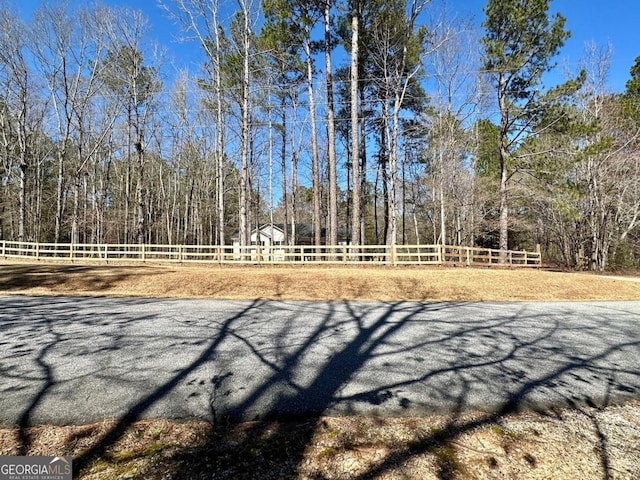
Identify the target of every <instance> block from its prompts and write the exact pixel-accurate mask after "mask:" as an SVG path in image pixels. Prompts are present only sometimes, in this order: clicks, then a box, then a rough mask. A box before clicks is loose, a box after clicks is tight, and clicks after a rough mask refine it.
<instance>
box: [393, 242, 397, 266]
mask: <svg viewBox="0 0 640 480" xmlns="http://www.w3.org/2000/svg"><path fill="white" fill-rule="evenodd" d="M397 254H398V249H397V245H396V244H395V243H392V244H391V265H393V266H394V267H395V266H396V265H397V263H396V255H397Z"/></svg>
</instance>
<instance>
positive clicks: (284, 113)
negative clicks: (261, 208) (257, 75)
mask: <svg viewBox="0 0 640 480" xmlns="http://www.w3.org/2000/svg"><path fill="white" fill-rule="evenodd" d="M280 108H281V111H280V114H281V115H282V117H281V118H282V145H281V146H280V148H281V151H280V157H281V158H280V161H281V169H282V206H283V209H284V228H283V230H284V244H285V245H289V244H290V242H289V195H288V194H287V190H288V187H289V182H288V181H287V100H286V97H284V96H283V97H282V100H281V102H280Z"/></svg>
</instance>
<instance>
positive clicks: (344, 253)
mask: <svg viewBox="0 0 640 480" xmlns="http://www.w3.org/2000/svg"><path fill="white" fill-rule="evenodd" d="M342 263H343V264H344V265H346V264H347V246H346V245H342Z"/></svg>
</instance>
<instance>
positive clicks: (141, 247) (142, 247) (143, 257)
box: [140, 243, 147, 262]
mask: <svg viewBox="0 0 640 480" xmlns="http://www.w3.org/2000/svg"><path fill="white" fill-rule="evenodd" d="M140 256H141V257H142V261H143V262H144V261H145V260H146V258H147V256H146V253H145V251H144V243H141V244H140Z"/></svg>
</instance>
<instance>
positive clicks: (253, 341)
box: [0, 300, 640, 479]
mask: <svg viewBox="0 0 640 480" xmlns="http://www.w3.org/2000/svg"><path fill="white" fill-rule="evenodd" d="M85 302H89V303H91V302H90V301H88V300H85ZM129 302H132V303H135V306H136V308H138V310H139V311H140V312H145V313H138V314H132V313H128V312H129V311H128V310H126V309H124V308H123V309H122V312H113V315H112V318H110V319H108V320H103V321H102V322H103V324H101V325H96V324H95V322H94V321H93V320H92V317H91V315H90V314H84V315H83V316H82V317H81V318H80V319H75V321H74V319H69V315H70V311H72V310H69V309H70V308H72V307H71V306H69V305H65V306H63V307H61V308H59V309H57V310H56V309H55V308H53V309H52V308H47V307H50V305H47V302H41V303H38V304H34V305H32V307H31V308H32V315H33V317H34V319H33V322H34V323H33V325H32V328H31V329H28V330H27V331H28V334H25V333H24V330H21V332H22V333H21V334H20V335H22V336H23V337H24V336H25V335H28V336H29V338H17V339H16V338H14V339H13V340H12V341H13V344H12V348H13V347H15V345H20V344H21V343H25V342H28V341H35V339H36V337H37V338H39V339H40V342H39V343H40V347H39V350H38V351H37V353H35V355H34V354H33V352H32V355H31V357H30V358H31V359H30V361H29V362H28V366H23V368H25V369H27V370H29V368H30V370H29V371H26V370H25V371H24V372H15V376H16V380H15V382H13V384H12V385H14V386H15V388H18V386H17V385H18V383H19V382H18V380H17V377H21V376H24V375H27V376H29V375H30V376H31V377H32V378H33V380H34V382H33V385H34V387H32V388H31V390H28V391H25V398H28V402H27V403H26V406H24V407H23V408H22V410H21V412H20V417H19V418H20V421H19V427H20V430H21V431H24V430H25V429H26V428H27V427H28V426H29V425H30V423H31V417H32V416H33V415H34V414H35V412H40V413H41V411H42V408H45V406H46V405H49V404H50V403H49V402H50V401H52V399H53V398H54V397H56V396H57V395H64V394H65V392H66V394H68V392H69V388H72V387H73V385H75V383H74V382H78V381H94V380H93V377H95V376H96V375H99V376H100V379H99V381H100V382H102V383H101V385H112V384H118V383H122V382H125V383H126V382H127V381H135V382H137V384H139V385H140V386H141V387H140V388H139V390H138V393H139V395H138V396H137V397H135V398H133V399H131V398H124V397H122V396H119V394H118V393H117V392H116V393H112V392H111V393H110V392H105V394H112V395H114V402H117V401H122V402H123V404H125V405H126V411H125V412H121V413H120V414H119V415H118V421H117V423H116V424H115V425H114V426H113V427H112V428H111V429H110V430H109V432H108V433H107V434H106V435H105V436H104V437H103V438H102V440H101V441H100V442H99V443H98V444H96V445H94V446H93V447H91V448H90V449H88V450H86V451H84V452H83V453H82V454H81V455H80V456H78V457H76V458H75V459H74V462H75V468H76V471H77V472H80V471H81V470H83V469H84V468H86V467H87V466H90V465H91V463H92V462H93V461H95V460H96V459H97V458H100V457H101V456H102V455H103V454H104V453H105V451H107V450H108V449H109V448H110V447H112V446H113V445H114V444H115V443H116V442H117V441H119V440H120V439H121V438H122V436H123V435H124V433H125V432H126V430H127V428H129V427H130V426H131V425H132V424H133V423H134V422H136V421H137V420H139V419H141V418H145V417H153V416H161V415H162V414H163V413H165V414H172V415H174V416H177V417H180V416H181V415H180V414H179V412H176V411H170V412H163V411H162V410H157V409H158V408H160V405H161V404H162V403H163V402H165V401H167V400H168V399H173V402H172V403H171V402H170V405H173V406H175V407H176V408H180V406H181V405H182V406H185V405H186V406H188V405H189V404H190V402H191V403H193V402H195V403H199V404H200V405H206V408H205V410H206V411H207V414H206V418H208V419H209V420H210V421H212V422H213V423H214V428H213V430H212V434H211V438H210V439H209V441H208V442H207V443H206V444H205V445H204V446H199V447H197V448H185V449H184V450H183V451H179V452H177V453H176V454H175V455H173V456H172V459H171V463H172V464H173V467H174V468H172V469H170V478H174V479H181V478H298V475H299V472H300V471H301V469H302V468H303V465H302V462H303V459H304V455H305V450H306V448H307V446H308V445H309V444H310V442H311V441H312V438H313V436H314V435H315V433H316V431H317V429H318V428H321V427H322V420H321V418H322V417H323V416H325V415H351V414H364V415H372V416H375V415H397V416H402V415H420V414H430V413H434V412H441V413H446V414H447V415H448V418H449V420H448V422H447V424H446V425H444V426H443V427H440V428H438V429H436V430H434V431H432V432H429V433H427V434H425V435H423V436H422V437H420V438H419V440H417V441H412V442H411V443H410V444H409V445H405V446H403V447H400V448H397V449H394V450H393V451H392V452H389V453H388V455H386V457H384V458H382V459H380V460H379V461H377V462H376V463H375V464H374V465H371V466H369V467H368V468H367V469H366V470H365V471H359V472H357V473H355V474H354V475H353V476H352V477H351V478H357V479H365V478H378V477H381V476H383V475H385V474H387V473H389V472H390V471H391V470H392V469H394V468H396V467H397V465H401V464H403V463H406V462H408V461H410V460H411V458H413V457H415V456H418V455H422V454H425V453H433V454H434V455H435V457H434V458H435V459H436V462H437V477H438V478H441V479H447V478H455V476H456V475H457V474H458V473H459V472H458V468H459V466H458V465H457V464H456V461H455V458H454V457H452V456H451V455H448V454H447V452H450V447H451V445H452V443H453V442H455V441H456V439H458V438H459V437H460V436H461V435H463V434H465V433H466V432H470V431H472V430H474V429H476V428H478V427H481V426H484V425H489V424H492V423H495V422H499V421H500V419H501V418H503V417H505V416H506V415H508V414H510V413H512V412H516V411H519V410H522V409H536V410H538V411H543V412H547V411H550V410H549V409H553V408H555V407H557V406H562V405H564V406H570V407H574V408H582V406H584V405H591V406H600V405H606V404H610V403H614V402H617V401H620V400H623V399H624V398H629V397H631V396H634V395H637V394H638V393H639V392H640V372H638V371H637V369H629V368H626V367H624V366H623V365H625V362H624V361H623V360H624V358H625V357H629V356H631V357H632V358H633V357H635V358H638V357H639V353H640V338H639V336H638V333H637V331H635V330H634V329H632V328H631V327H630V322H629V321H628V319H629V318H633V313H631V312H627V311H625V309H624V306H623V304H621V306H620V307H619V308H618V309H617V310H614V309H610V308H606V307H605V306H604V305H599V304H594V311H595V313H596V315H594V316H593V317H592V318H591V319H588V320H583V321H577V320H576V319H575V318H573V319H571V318H566V317H564V314H565V313H568V312H563V311H562V309H561V308H560V307H554V308H555V310H554V311H552V312H549V311H547V312H541V311H540V310H541V309H535V310H533V309H529V308H527V306H526V305H524V304H523V305H522V306H520V307H519V311H515V312H514V310H513V309H512V308H510V307H508V306H506V305H500V304H493V305H486V304H458V305H454V304H450V303H433V304H419V303H388V304H384V305H374V304H366V303H351V302H343V303H318V304H316V303H286V302H260V301H255V302H248V303H241V302H237V304H236V307H235V309H234V310H233V311H232V312H225V313H224V314H217V315H213V313H212V312H210V311H208V310H207V309H210V308H211V307H210V305H212V304H204V303H202V305H203V306H202V307H201V310H200V312H199V313H198V314H197V315H195V317H194V316H193V314H191V315H190V316H188V317H187V316H185V317H184V318H183V317H182V316H181V315H180V310H179V307H178V306H176V307H175V308H176V317H175V322H177V323H181V324H182V325H181V327H182V329H181V330H179V331H178V332H177V333H176V332H175V331H172V332H171V334H168V333H164V332H163V331H162V330H161V329H159V328H158V327H155V328H154V324H155V323H157V313H155V312H156V311H158V310H165V309H166V307H164V306H163V305H164V304H162V303H160V302H154V301H143V300H135V301H134V300H130V301H129ZM145 302H146V304H145ZM194 305H199V304H198V303H197V302H194ZM204 305H209V306H208V307H205V306H204ZM89 306H90V307H91V304H90V305H89ZM3 307H4V306H3ZM11 308H13V307H11V306H8V308H3V311H0V319H2V322H1V323H0V325H1V326H0V328H3V329H8V331H7V332H6V333H7V334H8V335H11V329H12V328H13V327H12V325H11V323H12V322H16V320H15V319H12V317H11ZM15 308H17V306H16V307H15ZM96 308H98V307H96ZM154 309H155V310H154ZM487 309H491V311H490V312H488V310H487ZM7 312H8V313H7ZM267 313H268V315H267ZM312 313H313V315H312ZM81 327H83V328H81ZM87 332H89V333H87ZM91 332H92V333H91ZM88 335H90V336H88ZM83 340H84V341H83ZM65 342H71V343H72V348H70V349H66V351H67V353H66V354H65V355H68V359H67V360H68V361H69V362H71V363H73V362H81V360H82V359H83V358H86V357H96V358H98V357H99V355H101V354H105V352H106V353H107V354H108V355H111V358H112V360H111V361H110V362H107V364H104V363H103V364H101V365H99V367H100V368H98V367H97V366H95V365H94V367H95V368H93V369H92V368H88V367H87V368H86V369H85V370H82V369H80V371H79V372H78V371H73V369H71V371H69V372H67V371H66V370H65V368H64V367H63V365H65V362H64V358H62V359H61V358H58V357H56V353H55V351H56V349H57V348H59V346H60V345H62V344H64V343H65ZM142 344H145V345H147V347H148V348H147V350H144V351H143V349H142V348H141V345H142ZM156 344H157V349H155V350H154V345H156ZM149 351H150V352H152V353H149ZM185 351H189V352H192V353H191V355H189V356H187V357H185V358H182V357H181V356H180V355H181V352H185ZM124 352H126V353H127V355H124V356H123V357H122V358H123V359H124V358H126V359H127V360H126V361H123V362H119V361H118V360H117V359H118V356H119V355H120V354H121V353H124ZM154 355H174V356H175V359H176V360H175V368H174V369H173V370H172V371H167V372H163V374H162V375H158V374H157V372H156V373H154V371H153V356H154ZM247 359H252V360H253V362H251V363H250V367H247V365H248V364H247V363H246V360H247ZM92 365H93V364H92ZM10 371H11V365H7V366H5V365H2V371H1V373H2V375H3V376H6V375H9V372H10ZM137 377H142V378H137ZM127 379H129V380H127ZM131 379H134V380H131ZM65 382H68V383H69V385H70V386H68V387H69V388H67V389H66V390H65V388H64V384H65ZM10 387H11V386H10ZM123 388H124V387H123ZM116 390H117V389H116ZM123 391H124V390H123ZM125 400H128V402H125ZM469 409H473V410H479V411H482V412H484V413H481V414H478V415H476V416H474V417H473V418H469V417H468V416H465V415H464V413H465V412H466V411H468V410H469ZM551 411H552V410H551ZM52 415H55V413H52ZM185 415H188V410H185ZM283 420H286V421H283ZM243 421H251V422H250V423H244V424H242V427H239V425H240V423H239V422H243ZM593 421H594V422H596V423H594V426H595V428H596V429H597V428H598V425H597V419H595V418H594V419H593ZM239 428H241V429H242V432H241V433H242V434H241V435H240V436H238V435H239ZM598 431H600V434H601V435H600V447H601V449H600V454H601V464H602V472H603V478H605V479H607V478H609V474H610V463H609V460H608V456H607V440H606V436H605V435H604V434H603V433H602V431H601V430H598ZM230 436H236V437H237V438H238V440H237V441H235V442H234V441H230V439H229V437H230ZM222 439H224V440H225V441H224V442H222ZM21 441H23V442H24V443H25V444H24V445H23V449H24V451H26V449H28V437H27V436H26V435H22V436H21ZM223 443H224V445H226V447H224V448H223V447H221V445H222V444H223ZM229 445H232V450H229V449H228V446H229ZM258 447H259V448H260V449H262V450H261V451H260V452H257V450H256V448H258ZM225 448H226V449H225ZM443 452H444V453H443ZM240 459H242V462H239V460H240ZM147 473H149V472H147ZM142 476H145V475H144V474H142ZM141 478H142V477H141ZM315 478H324V477H323V474H322V473H321V472H316V477H315Z"/></svg>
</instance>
